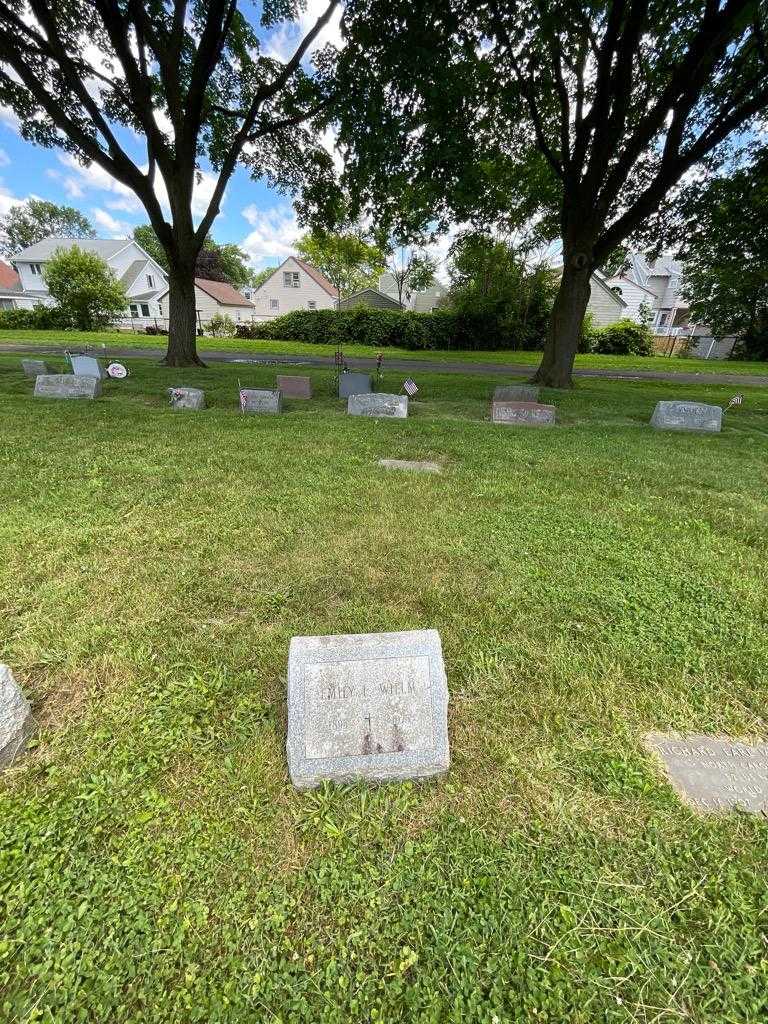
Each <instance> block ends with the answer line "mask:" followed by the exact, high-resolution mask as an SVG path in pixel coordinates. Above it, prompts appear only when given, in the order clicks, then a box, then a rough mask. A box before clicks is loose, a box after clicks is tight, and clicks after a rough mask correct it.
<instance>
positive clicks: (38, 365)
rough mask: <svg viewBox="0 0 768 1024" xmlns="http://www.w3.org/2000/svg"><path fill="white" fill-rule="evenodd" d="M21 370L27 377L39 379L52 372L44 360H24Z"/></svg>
mask: <svg viewBox="0 0 768 1024" xmlns="http://www.w3.org/2000/svg"><path fill="white" fill-rule="evenodd" d="M21 368H22V370H23V371H24V376H25V377H39V376H40V375H41V374H48V373H50V372H51V371H50V369H49V367H48V363H46V362H45V360H43V359H22V360H21Z"/></svg>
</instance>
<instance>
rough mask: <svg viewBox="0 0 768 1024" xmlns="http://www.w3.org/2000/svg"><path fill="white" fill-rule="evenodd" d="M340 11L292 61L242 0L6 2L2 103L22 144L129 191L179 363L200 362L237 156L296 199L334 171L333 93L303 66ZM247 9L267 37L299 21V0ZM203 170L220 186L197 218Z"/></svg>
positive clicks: (322, 21)
mask: <svg viewBox="0 0 768 1024" xmlns="http://www.w3.org/2000/svg"><path fill="white" fill-rule="evenodd" d="M337 5H338V0H329V3H328V4H327V6H326V7H325V9H324V11H323V13H322V14H321V15H320V17H319V18H318V19H317V21H316V22H315V23H314V25H313V26H312V28H311V29H310V30H309V31H308V32H307V33H306V34H305V35H304V37H303V38H302V39H301V41H300V42H299V44H298V45H297V47H296V50H295V51H294V53H293V55H292V56H291V57H290V58H289V59H288V60H287V61H285V62H282V61H280V60H278V59H276V57H275V56H273V55H272V53H271V52H270V51H269V50H268V49H266V48H264V47H263V45H262V42H261V41H260V39H259V37H258V34H257V27H258V25H257V26H254V24H252V23H251V22H250V21H249V20H248V19H247V17H246V15H245V14H244V13H243V11H242V10H241V9H240V8H241V7H243V8H244V7H245V5H244V4H239V3H238V0H144V2H138V0H136V2H135V0H56V2H55V3H52V2H51V0H25V2H23V3H22V2H21V0H0V104H3V105H4V106H6V107H10V108H11V109H12V110H13V111H14V112H15V113H16V115H17V116H18V117H19V120H20V125H21V128H20V130H21V134H22V135H23V137H24V138H26V139H29V140H31V141H33V142H36V143H38V144H39V145H42V146H48V147H61V148H64V149H65V150H67V151H68V152H70V153H73V154H74V155H75V156H77V157H78V158H79V159H81V160H83V161H84V162H86V163H95V164H97V165H98V166H99V167H101V168H102V169H103V170H105V171H106V172H107V173H108V174H109V175H111V176H112V177H113V178H115V179H116V180H117V181H119V182H121V183H122V184H123V185H125V186H126V187H127V188H129V189H130V190H131V192H133V193H134V194H135V195H136V196H137V197H138V198H139V200H140V201H141V203H142V204H143V206H144V209H145V210H146V212H147V216H148V217H149V222H150V224H151V225H152V227H153V228H154V230H155V233H156V234H157V237H158V239H159V240H160V244H161V246H162V248H163V250H164V252H165V254H166V256H167V260H168V279H169V285H170V325H169V334H168V350H167V353H166V357H165V362H166V363H167V364H168V365H172V366H186V365H194V364H199V363H200V359H199V357H198V355H197V349H196V323H195V289H194V276H195V262H196V260H197V256H198V253H199V252H200V250H201V249H202V248H203V244H204V242H205V239H206V237H207V236H208V233H209V231H210V230H211V226H212V224H213V222H214V220H215V218H216V216H217V214H218V212H219V209H220V206H221V202H222V199H223V197H224V191H225V189H226V186H227V183H228V181H229V180H230V178H231V176H232V173H233V172H234V170H235V167H236V166H237V164H238V161H241V162H242V163H244V164H245V165H246V166H247V167H248V168H249V169H250V170H251V172H252V174H253V175H254V176H255V177H257V178H260V177H264V176H266V177H267V178H269V180H270V181H272V182H273V183H274V184H276V185H277V186H278V187H282V188H285V189H289V190H295V189H297V188H298V186H299V185H301V184H305V185H306V184H307V183H308V182H311V180H312V178H313V177H321V178H322V177H323V176H325V175H331V174H332V160H331V157H330V155H329V154H328V153H327V151H326V150H325V149H324V148H323V146H322V143H321V139H320V136H319V134H318V132H317V131H316V130H315V128H314V125H313V122H314V121H315V119H316V118H317V116H318V114H319V112H320V110H321V109H322V107H323V105H324V103H325V101H326V100H327V95H326V93H325V92H324V90H323V88H322V87H321V86H322V83H321V82H320V80H319V79H318V77H317V76H316V75H314V74H313V73H310V71H309V70H308V69H307V64H306V62H305V57H306V56H307V55H308V53H309V51H310V48H311V47H312V45H313V43H314V42H315V41H316V39H317V37H318V35H319V33H320V32H321V31H322V29H323V27H324V26H325V25H326V24H327V22H328V20H329V18H330V17H331V15H332V14H333V12H334V9H335V8H336V7H337ZM248 10H249V11H254V12H257V13H256V16H257V17H258V18H259V20H260V25H261V27H263V28H269V27H271V26H274V25H275V24H276V23H277V22H280V21H284V20H286V19H296V18H297V17H298V15H299V4H298V3H293V2H291V0H265V2H264V3H263V4H260V5H258V6H257V5H248ZM319 60H320V61H321V63H322V58H319ZM322 82H324V83H328V82H330V78H329V77H328V75H327V74H326V75H324V76H323V79H322ZM125 129H128V130H127V131H126V130H125ZM136 136H138V137H139V138H143V139H144V140H145V142H146V150H145V152H144V153H142V154H140V155H137V156H136V157H135V158H134V156H133V155H132V151H131V152H129V150H128V149H127V148H126V147H125V145H124V144H123V142H124V140H125V139H126V138H129V137H130V138H131V139H135V138H136ZM132 150H133V147H132ZM203 171H207V172H208V173H210V174H211V176H212V190H211V197H210V200H209V202H208V203H207V206H206V208H205V210H204V211H203V213H202V216H201V217H200V218H199V221H197V222H196V221H195V219H194V218H193V215H192V197H193V191H194V188H195V184H196V181H197V179H198V178H199V176H200V174H201V173H202V172H203ZM159 179H162V182H163V184H164V186H165V191H166V192H167V195H168V208H167V211H166V209H164V207H163V205H162V204H161V201H160V199H159V197H158V194H159V190H158V187H157V186H158V184H159Z"/></svg>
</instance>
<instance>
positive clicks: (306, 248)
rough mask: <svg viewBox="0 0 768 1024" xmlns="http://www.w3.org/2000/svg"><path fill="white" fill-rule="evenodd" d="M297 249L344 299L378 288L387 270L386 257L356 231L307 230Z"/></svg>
mask: <svg viewBox="0 0 768 1024" xmlns="http://www.w3.org/2000/svg"><path fill="white" fill-rule="evenodd" d="M296 251H297V252H298V254H299V255H300V256H303V257H304V259H306V260H307V261H308V262H309V263H311V264H312V265H313V266H315V267H317V268H318V269H319V270H322V272H323V273H324V274H325V276H326V277H327V278H328V280H329V281H330V282H331V284H332V285H334V286H335V287H336V288H337V289H338V292H339V297H340V298H342V299H343V298H344V297H345V296H347V295H352V294H354V292H359V291H360V290H361V289H362V288H375V287H376V285H377V284H378V280H379V278H380V277H381V275H382V274H383V273H384V271H385V270H386V256H385V254H384V253H383V252H382V251H381V249H380V248H379V247H378V246H377V245H376V244H375V242H372V241H368V240H366V239H365V238H363V237H362V236H361V235H360V234H359V233H357V232H354V231H339V232H335V231H322V230H315V231H310V232H307V234H305V235H302V237H301V238H300V239H299V240H298V242H296Z"/></svg>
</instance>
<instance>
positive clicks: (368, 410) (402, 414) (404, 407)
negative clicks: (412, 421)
mask: <svg viewBox="0 0 768 1024" xmlns="http://www.w3.org/2000/svg"><path fill="white" fill-rule="evenodd" d="M347 413H348V414H349V415H350V416H389V417H394V418H395V419H398V420H404V419H405V418H406V417H407V416H408V396H407V395H383V394H381V393H380V392H378V391H377V392H375V393H371V394H370V395H350V396H349V398H348V399H347Z"/></svg>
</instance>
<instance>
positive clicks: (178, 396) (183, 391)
mask: <svg viewBox="0 0 768 1024" xmlns="http://www.w3.org/2000/svg"><path fill="white" fill-rule="evenodd" d="M168 397H169V399H170V401H171V405H172V406H173V408H174V409H192V410H193V411H194V412H197V411H199V410H200V409H204V408H205V392H204V391H200V389H199V388H168Z"/></svg>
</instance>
